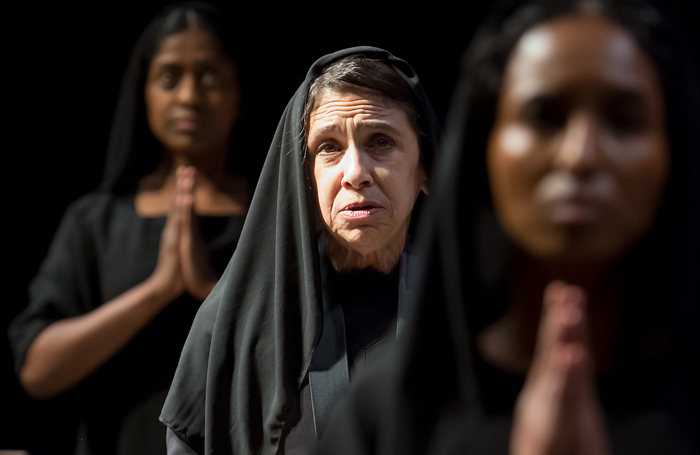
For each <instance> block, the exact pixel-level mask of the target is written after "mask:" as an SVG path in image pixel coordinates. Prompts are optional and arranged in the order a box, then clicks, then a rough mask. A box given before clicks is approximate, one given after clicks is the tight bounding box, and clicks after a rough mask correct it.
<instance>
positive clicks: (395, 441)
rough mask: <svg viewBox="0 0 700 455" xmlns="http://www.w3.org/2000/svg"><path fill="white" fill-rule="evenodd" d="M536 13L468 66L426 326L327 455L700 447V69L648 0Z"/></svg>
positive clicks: (365, 388) (440, 191) (489, 31)
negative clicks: (699, 124) (699, 370)
mask: <svg viewBox="0 0 700 455" xmlns="http://www.w3.org/2000/svg"><path fill="white" fill-rule="evenodd" d="M522 3H523V2H521V3H520V4H516V5H513V3H512V2H511V3H510V5H509V6H508V7H506V8H501V9H499V10H498V12H497V14H496V16H495V17H492V18H491V19H490V20H489V21H488V22H487V23H486V24H485V25H484V26H483V28H482V29H481V30H480V31H479V32H478V34H477V40H476V41H475V43H474V44H473V47H472V48H471V50H470V51H469V54H468V58H467V60H465V63H466V66H465V72H464V75H463V78H462V80H461V84H460V86H459V87H458V90H457V92H456V97H455V104H454V105H453V110H452V111H451V113H450V118H449V123H448V130H447V136H446V144H447V145H448V147H447V148H446V150H445V153H444V154H443V155H442V156H441V160H444V161H441V162H440V163H439V164H438V165H437V166H436V172H435V173H434V177H433V178H434V179H435V182H436V184H437V185H436V186H435V187H433V188H432V192H433V196H432V197H431V204H429V206H428V207H426V212H425V216H426V218H424V219H425V221H426V224H421V226H425V227H426V230H425V231H423V232H420V233H419V238H420V239H424V240H425V243H424V244H422V243H420V241H419V245H423V246H425V247H426V248H427V252H426V257H425V261H426V262H425V269H424V270H425V274H424V276H423V278H422V282H421V284H419V285H418V292H419V294H418V300H417V302H416V312H415V313H413V316H416V317H415V319H411V320H410V321H409V323H408V324H407V328H406V333H405V336H404V337H403V339H402V341H403V343H400V349H398V350H397V351H396V356H395V357H392V361H391V362H385V365H382V366H381V367H380V368H378V369H377V371H374V372H372V374H370V375H369V376H368V377H367V381H359V382H358V383H356V384H355V385H354V387H355V390H354V394H352V395H351V397H350V399H349V400H348V401H347V402H345V403H343V404H342V405H340V406H339V408H338V411H339V413H338V414H337V415H336V416H335V417H337V418H338V419H337V420H335V419H332V421H331V423H330V424H329V427H328V429H327V431H326V433H325V434H324V438H323V440H322V441H321V443H320V444H319V446H318V451H317V452H316V453H323V454H334V455H337V454H341V455H342V454H353V455H361V454H369V453H372V454H401V455H406V454H414V453H415V454H432V453H436V454H437V453H439V454H453V453H454V454H502V453H511V454H552V453H555V454H559V453H567V454H569V453H572V454H597V455H601V454H608V453H617V454H620V453H629V454H646V453H649V454H651V453H673V454H696V453H698V450H699V446H698V433H697V428H698V419H697V415H698V408H697V406H698V401H697V398H698V394H697V392H698V390H697V387H698V384H699V383H700V382H699V381H698V378H697V376H696V375H695V371H694V370H695V367H696V365H695V364H697V359H698V353H699V352H698V335H697V334H698V302H700V294H699V286H698V280H697V276H700V273H699V272H700V270H699V268H698V265H699V261H700V251H699V250H698V232H700V226H699V225H698V223H699V221H700V220H699V217H698V210H699V208H700V202H699V201H698V199H699V198H700V188H699V184H700V168H699V167H698V164H699V156H700V155H698V153H696V149H697V144H698V134H697V131H698V128H697V122H698V120H699V117H698V107H699V106H700V104H698V92H697V74H696V73H694V72H693V70H692V68H690V67H689V65H688V62H689V60H687V59H684V58H682V56H683V53H682V51H683V47H682V43H679V42H675V41H673V40H672V38H673V35H672V34H671V33H670V32H669V30H668V29H666V28H664V24H663V22H660V19H659V15H658V13H656V11H655V10H652V9H650V8H649V7H648V6H646V5H644V4H643V3H641V2H636V1H624V2H622V1H620V2H618V1H602V0H601V1H579V0H573V1H562V0H555V1H539V0H535V1H528V2H524V4H522ZM423 235H424V236H425V237H423ZM419 253H420V251H419Z"/></svg>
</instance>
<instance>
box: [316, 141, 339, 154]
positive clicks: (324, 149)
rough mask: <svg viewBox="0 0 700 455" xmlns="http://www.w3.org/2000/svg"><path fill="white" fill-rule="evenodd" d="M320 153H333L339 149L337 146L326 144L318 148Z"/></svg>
mask: <svg viewBox="0 0 700 455" xmlns="http://www.w3.org/2000/svg"><path fill="white" fill-rule="evenodd" d="M317 150H318V153H333V152H337V151H338V150H339V149H338V147H337V146H336V145H335V144H332V143H328V142H325V143H323V144H321V145H320V146H319V147H318V149H317Z"/></svg>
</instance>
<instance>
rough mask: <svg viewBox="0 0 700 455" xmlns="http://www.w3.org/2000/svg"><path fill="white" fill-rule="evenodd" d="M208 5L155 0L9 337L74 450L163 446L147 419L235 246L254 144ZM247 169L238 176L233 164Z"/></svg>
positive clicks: (226, 47) (24, 374) (153, 417)
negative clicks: (91, 163) (86, 168)
mask: <svg viewBox="0 0 700 455" xmlns="http://www.w3.org/2000/svg"><path fill="white" fill-rule="evenodd" d="M237 63H238V62H237V57H236V53H235V52H234V50H233V47H232V43H231V42H230V39H229V37H228V31H227V29H226V28H225V27H224V26H223V25H222V23H221V18H219V16H218V12H217V11H216V10H215V9H214V8H212V7H209V6H207V5H205V4H200V3H197V4H180V5H174V6H171V7H168V8H167V9H165V10H163V11H162V12H161V13H160V14H159V15H158V16H157V17H156V18H155V19H154V20H153V21H152V22H151V23H150V24H149V25H148V27H147V28H146V30H145V31H144V32H143V34H142V35H141V37H140V38H139V41H138V43H137V45H136V48H135V50H134V52H133V54H132V57H131V61H130V63H129V66H128V68H127V71H126V74H125V78H124V82H123V85H122V90H121V93H120V97H119V101H118V106H117V110H116V114H115V117H114V124H113V128H112V132H111V138H110V143H109V150H108V154H107V160H106V166H105V175H104V179H103V183H102V185H101V187H100V188H99V189H98V190H97V191H95V192H93V193H91V194H88V195H86V196H84V197H82V198H81V199H79V200H78V201H76V202H75V203H73V204H72V205H71V206H70V207H69V208H68V209H67V211H66V213H65V215H64V217H63V220H62V222H61V225H60V226H59V228H58V231H57V233H56V235H55V238H54V240H53V242H52V244H51V247H50V250H49V253H48V255H47V257H46V259H45V260H44V262H43V264H42V266H41V268H40V270H39V273H38V275H37V276H36V278H35V279H34V280H33V282H32V284H31V286H30V302H29V305H28V307H27V308H26V310H24V311H23V312H22V313H21V314H20V315H19V316H18V317H17V318H16V319H15V320H14V322H13V323H12V325H11V327H10V331H9V337H10V340H11V343H12V347H13V350H14V353H15V358H16V368H17V372H18V374H19V378H20V382H21V384H22V386H23V387H24V388H25V390H26V391H27V393H28V394H29V395H30V396H32V397H34V398H36V399H40V400H43V399H48V398H51V397H54V396H57V395H59V394H70V397H71V398H70V401H71V402H73V403H74V405H75V407H76V408H78V415H79V422H78V434H77V438H76V453H80V454H100V455H103V454H121V453H123V454H127V453H128V454H139V453H143V454H157V453H165V443H164V430H163V427H162V425H161V424H160V423H159V422H158V414H159V412H160V408H161V407H162V404H163V401H164V399H165V395H166V393H167V390H168V387H169V386H170V381H171V379H172V377H173V374H174V372H175V368H176V366H177V361H178V358H179V355H180V351H181V349H182V346H183V344H184V341H185V338H186V336H187V333H188V331H189V328H190V325H191V323H192V320H193V319H194V315H195V314H196V312H197V309H198V307H199V304H200V303H201V302H202V301H203V300H204V299H205V298H206V296H207V295H208V294H209V292H210V291H211V289H212V288H213V287H214V284H215V283H216V282H217V280H218V278H219V276H220V275H221V273H222V272H223V270H224V268H225V267H226V264H228V261H229V259H230V258H231V256H232V254H233V251H234V249H235V247H236V243H237V241H238V237H239V235H240V232H241V228H242V225H243V220H244V218H245V214H246V212H247V207H248V204H249V200H250V193H251V188H250V185H251V181H250V180H251V178H252V179H254V178H255V175H254V171H253V173H252V174H251V173H250V170H251V167H249V166H248V165H247V164H246V162H248V163H254V161H253V160H254V159H255V151H254V150H253V149H251V148H250V146H249V144H246V143H244V142H243V140H242V137H243V136H242V135H241V134H240V128H237V126H240V123H241V122H240V120H239V118H240V117H241V112H242V106H243V103H242V97H241V89H240V84H239V81H240V78H239V71H238V67H237ZM246 173H249V175H248V176H246V175H245V174H246Z"/></svg>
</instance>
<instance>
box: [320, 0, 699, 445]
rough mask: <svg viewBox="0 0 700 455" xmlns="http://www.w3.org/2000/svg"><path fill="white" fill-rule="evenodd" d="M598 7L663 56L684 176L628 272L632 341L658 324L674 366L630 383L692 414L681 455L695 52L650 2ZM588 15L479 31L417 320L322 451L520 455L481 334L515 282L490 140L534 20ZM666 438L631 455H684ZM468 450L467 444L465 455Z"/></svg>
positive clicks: (675, 154)
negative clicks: (502, 414) (509, 69)
mask: <svg viewBox="0 0 700 455" xmlns="http://www.w3.org/2000/svg"><path fill="white" fill-rule="evenodd" d="M595 3H596V4H597V5H598V6H599V14H602V15H603V16H604V17H608V18H611V19H612V20H614V21H616V22H617V23H619V24H621V25H622V26H623V27H625V28H626V29H627V30H628V31H630V32H631V33H632V35H633V36H634V37H635V38H636V39H637V41H638V42H639V44H640V46H641V47H642V48H643V49H644V50H645V51H646V52H647V53H648V55H650V56H651V57H652V59H653V60H654V61H655V63H656V66H657V69H658V71H659V73H660V75H661V79H662V85H663V89H664V93H665V98H666V104H667V111H668V113H667V125H668V131H669V138H670V150H671V162H672V164H671V173H670V177H669V183H668V187H667V189H666V193H665V195H664V199H663V201H662V207H661V209H660V211H659V215H658V218H657V222H656V225H655V227H654V228H653V230H652V232H651V233H650V234H649V235H648V236H647V238H646V239H645V240H644V241H643V242H642V243H641V244H640V245H638V247H637V248H636V249H635V251H633V252H632V253H631V256H632V258H633V260H630V261H629V262H630V263H631V265H630V266H629V267H628V269H629V274H630V278H631V279H633V280H634V281H632V283H633V286H636V287H637V291H638V292H636V293H635V294H634V296H633V297H634V298H635V301H633V302H630V305H629V306H626V307H625V316H624V317H625V319H626V323H627V325H628V326H630V332H628V333H637V334H639V335H640V336H643V335H644V334H646V333H649V332H651V331H654V330H657V329H659V330H662V331H663V332H664V333H665V334H666V335H670V336H671V337H672V339H673V343H672V344H671V347H670V348H669V349H668V350H667V351H665V353H664V355H663V356H662V357H663V360H659V359H658V358H657V359H652V360H651V361H648V362H647V363H644V361H642V362H641V365H639V364H637V365H636V367H637V369H634V370H633V371H634V373H636V374H633V375H630V376H628V379H632V381H631V382H625V383H624V384H623V387H627V388H628V389H629V390H628V391H634V392H639V394H638V395H636V396H633V400H637V399H638V400H639V402H645V404H646V403H647V402H646V401H645V400H647V398H650V397H657V395H659V394H660V395H661V397H660V398H659V400H658V401H656V402H655V405H659V406H661V407H665V408H666V409H667V410H669V409H670V412H673V413H675V416H677V417H678V416H679V415H680V418H679V419H677V420H675V421H674V422H673V424H672V426H671V428H672V429H673V431H678V432H679V433H681V434H682V435H683V437H685V438H686V440H685V441H682V442H680V441H679V442H678V447H682V446H683V445H684V444H685V443H687V442H688V441H687V439H688V438H690V439H692V438H694V437H697V436H689V435H693V434H695V433H694V432H695V431H696V430H695V429H696V428H697V405H698V401H697V391H698V386H697V384H700V381H698V377H697V376H691V374H692V373H691V372H692V371H693V370H692V367H693V366H694V365H692V364H695V363H697V361H696V359H698V355H699V354H700V350H699V349H698V347H699V346H698V320H699V318H698V310H699V308H698V307H699V306H700V305H698V302H700V284H699V283H700V281H699V280H698V279H697V277H698V276H700V245H699V241H698V240H699V238H700V235H698V233H699V232H700V153H697V152H698V150H697V149H698V144H699V143H700V142H698V141H700V137H699V134H698V130H699V129H698V128H697V125H698V123H699V122H700V110H699V109H700V97H699V96H698V86H699V84H698V76H697V73H696V72H695V70H694V68H693V64H692V57H689V56H688V55H687V53H686V52H685V49H686V47H687V46H686V45H685V44H684V43H683V42H682V41H680V40H678V37H677V36H676V34H675V33H674V32H673V31H672V28H671V27H669V24H668V23H666V22H663V21H661V20H660V16H659V14H658V13H657V12H656V11H655V10H653V9H651V8H650V7H649V6H648V5H646V4H644V3H642V2H640V1H632V0H629V1H624V0H623V1H601V2H595ZM576 6H577V5H576V2H575V1H563V0H553V1H550V0H544V1H541V0H534V1H532V0H530V1H517V2H516V1H508V2H505V3H501V4H499V5H497V7H496V9H495V10H494V11H493V12H492V14H491V15H490V16H489V17H488V18H487V20H486V21H485V22H484V23H483V25H482V26H481V27H480V29H479V30H478V31H477V33H476V35H475V41H474V42H473V44H472V45H471V47H470V48H469V49H468V50H467V53H466V54H465V58H464V60H463V68H462V73H461V77H460V80H459V83H458V86H457V87H456V90H455V93H454V96H453V101H452V106H451V109H450V112H449V114H448V119H447V123H446V129H445V140H444V143H443V148H442V152H441V154H440V159H439V160H438V162H437V163H436V167H435V171H434V173H433V176H432V180H433V183H434V184H433V186H432V187H431V197H430V199H429V201H428V202H427V206H426V207H425V209H424V213H423V218H422V220H421V224H420V225H419V231H418V248H419V254H420V255H422V257H423V258H424V269H423V270H424V274H423V277H422V283H420V284H419V285H418V296H417V301H416V305H415V311H414V313H413V314H412V315H411V319H410V321H409V323H408V325H407V327H406V332H405V337H404V338H403V339H402V340H401V341H402V342H401V343H399V346H398V349H397V350H396V351H395V352H394V354H395V356H394V357H393V358H392V361H391V362H386V363H385V364H383V365H381V366H379V368H377V370H376V371H374V372H373V374H372V375H370V376H369V377H368V378H365V380H364V381H362V380H361V381H358V382H357V383H355V384H354V385H353V386H352V388H353V391H352V393H351V394H350V397H349V399H348V400H346V401H345V402H344V403H341V404H339V405H338V407H337V410H338V412H337V413H336V415H335V417H334V419H332V420H331V422H330V423H329V427H328V429H327V431H326V432H325V433H324V436H323V438H322V440H321V444H320V445H319V447H318V448H317V451H316V452H315V453H317V454H334V455H343V454H348V455H349V454H353V455H361V454H370V453H373V454H397V455H398V454H401V455H406V454H427V453H470V454H471V453H475V454H492V453H506V452H507V446H508V435H509V433H510V424H511V422H510V418H509V417H508V416H506V418H504V419H502V420H499V417H496V416H493V415H490V414H489V412H490V411H489V409H488V405H487V403H485V399H484V397H485V393H484V389H485V388H487V387H488V385H489V384H487V383H486V382H487V381H486V380H485V379H484V377H485V376H484V368H485V366H484V363H483V361H481V360H480V356H479V355H478V353H477V352H476V347H475V345H476V342H475V337H476V334H477V332H478V331H479V329H481V328H483V327H484V326H485V325H486V324H488V323H489V322H491V321H494V320H495V319H496V318H497V317H499V316H500V315H502V314H503V311H504V310H505V306H504V305H500V306H498V305H496V306H491V307H488V306H489V305H488V304H485V302H487V301H488V302H489V303H491V302H494V300H493V299H492V300H487V297H489V296H492V295H493V292H492V288H493V287H496V288H498V287H499V286H498V285H499V284H503V283H502V282H501V281H499V274H500V273H501V271H500V264H499V262H500V260H499V256H501V255H502V253H503V252H504V251H505V250H506V248H504V244H503V243H504V238H503V235H502V234H501V235H498V234H494V230H496V229H498V227H497V224H495V225H494V223H493V220H494V218H493V216H492V215H490V213H491V210H492V209H491V199H490V194H489V190H488V183H487V175H486V164H485V151H486V143H487V138H488V135H489V134H490V131H491V127H492V125H493V121H494V117H495V110H496V100H497V96H498V93H499V90H500V84H501V77H502V76H503V73H504V68H505V64H506V62H507V60H508V57H509V54H510V51H511V50H512V49H513V47H514V45H515V43H516V42H517V41H518V39H519V37H520V36H522V34H523V32H524V31H525V30H527V29H529V28H530V27H532V26H533V25H534V24H537V23H540V22H542V21H544V20H547V19H549V18H553V17H556V16H559V15H562V14H570V13H571V12H572V11H573V10H575V8H576ZM514 13H515V14H514ZM484 220H487V221H488V220H492V222H491V229H484V225H488V224H489V223H487V222H484ZM485 232H486V234H490V235H484V233H485ZM500 288H501V289H502V286H501V287H500ZM647 292H648V293H647ZM501 297H503V296H502V295H501ZM637 297H640V298H639V299H638V300H637V299H636V298H637ZM503 300H505V299H503V298H501V299H500V301H501V302H502V301H503ZM496 302H497V300H496ZM487 307H488V308H487ZM635 339H638V338H635ZM647 360H648V359H646V360H645V361H647ZM661 365H663V366H662V367H660V366H661ZM687 370H689V371H687ZM679 371H680V372H681V373H680V374H678V375H676V373H678V372H679ZM679 377H680V378H682V379H678V381H677V382H674V384H675V385H676V386H678V387H677V388H676V387H675V386H673V387H670V386H669V383H671V382H673V381H676V378H679ZM681 384H682V385H681ZM648 386H651V387H656V389H650V388H647V387H648ZM671 389H673V391H672V392H669V390H671ZM618 390H620V389H618ZM628 404H629V403H628ZM637 404H638V403H637V402H636V401H633V402H632V403H631V404H630V405H631V406H632V407H633V408H634V406H636V405H637ZM637 423H640V422H637ZM676 424H678V425H676ZM647 427H648V429H649V430H651V431H649V433H648V434H644V433H642V434H634V436H635V437H637V436H643V437H641V438H638V440H637V442H640V441H649V440H652V439H654V438H655V437H656V436H658V435H659V432H663V431H664V430H666V429H667V428H666V427H664V428H654V427H653V426H651V425H647ZM631 428H633V427H631ZM637 429H638V428H637ZM494 432H495V433H494ZM494 434H495V435H496V436H495V438H500V439H501V447H500V448H499V449H494V447H493V446H491V445H488V444H487V445H480V444H482V443H484V441H489V440H491V441H493V440H494ZM663 436H664V437H665V439H664V437H661V438H660V440H661V441H663V442H664V443H669V445H668V446H663V447H661V448H659V445H658V444H657V445H653V444H650V445H647V446H646V447H645V446H644V443H643V442H642V443H640V445H641V446H642V449H643V450H642V451H641V452H635V451H634V450H633V451H632V452H623V453H647V452H644V451H648V450H652V451H654V450H656V452H653V453H659V451H660V452H663V453H677V452H674V448H673V447H674V445H673V444H674V443H675V442H676V441H675V440H674V436H673V435H672V434H670V433H669V434H666V435H663ZM456 441H459V442H458V443H457V442H456ZM657 441H659V439H657ZM613 443H614V442H613ZM455 444H458V445H459V446H460V449H458V450H456V451H454V452H453V450H455V449H454V447H455ZM691 444H692V442H691ZM616 453H618V452H616ZM682 453H685V452H682Z"/></svg>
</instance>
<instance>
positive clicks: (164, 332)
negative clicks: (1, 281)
mask: <svg viewBox="0 0 700 455" xmlns="http://www.w3.org/2000/svg"><path fill="white" fill-rule="evenodd" d="M243 220H244V217H243V216H231V217H201V218H200V227H201V231H202V235H203V236H204V238H205V241H206V242H207V245H208V247H209V248H210V255H211V260H212V267H213V268H214V270H216V271H217V272H218V273H222V272H223V270H224V269H225V267H226V264H227V263H228V260H229V258H230V256H231V255H232V254H233V251H234V250H235V248H236V242H237V240H238V236H239V235H240V232H241V228H242V226H243ZM165 221H166V217H164V216H159V217H141V216H139V215H138V213H136V210H135V208H134V197H133V194H132V195H125V196H114V195H113V194H110V193H108V192H95V193H92V194H89V195H86V196H83V197H82V198H80V199H79V200H78V201H76V202H75V203H73V204H72V205H71V206H70V207H69V208H68V209H67V210H66V213H65V215H64V216H63V219H62V221H61V224H60V226H59V228H58V231H57V233H56V235H55V237H54V239H53V241H52V243H51V248H50V250H49V253H48V255H47V256H46V259H45V260H44V261H43V263H42V265H41V268H40V270H39V273H38V274H37V276H36V277H35V278H34V280H33V281H32V283H31V285H30V288H29V297H30V300H29V305H28V306H27V308H26V309H25V310H24V311H22V312H21V313H20V314H19V315H18V316H17V317H16V318H15V320H14V321H13V322H12V324H11V326H10V329H9V339H10V342H11V345H12V348H13V351H14V354H15V361H16V369H17V372H18V374H19V371H20V370H21V368H22V366H23V365H24V360H25V357H26V354H27V351H28V349H29V347H30V346H31V344H32V343H33V341H34V340H35V339H36V337H37V336H38V335H39V334H40V333H41V332H42V331H43V330H44V329H45V328H47V327H48V326H49V325H50V324H52V323H54V322H56V321H60V320H61V319H64V318H70V317H76V316H79V315H82V314H86V313H88V312H90V311H92V310H94V309H95V308H97V307H99V306H100V305H102V304H103V303H105V302H107V301H109V300H111V299H113V298H115V297H117V296H119V295H121V294H122V293H124V292H125V291H127V290H129V289H131V288H132V287H134V286H135V285H137V284H139V283H141V282H143V281H144V280H146V279H147V278H148V277H149V276H150V274H151V273H152V272H153V270H154V269H155V267H156V262H157V260H158V251H159V247H160V237H161V232H162V231H163V227H164V226H165ZM198 308H199V301H197V300H196V299H194V298H193V297H191V296H189V295H187V294H183V295H182V296H181V297H179V298H178V299H176V300H175V301H174V302H172V303H171V304H170V305H168V306H167V307H166V308H165V309H163V311H161V312H160V313H159V314H158V315H157V316H156V317H155V318H154V319H153V320H152V321H151V322H150V323H149V324H148V325H147V326H146V327H145V328H144V329H143V330H142V331H141V332H139V333H138V334H137V335H136V336H135V337H134V338H133V339H132V340H131V341H130V342H129V343H128V344H127V345H126V346H125V347H124V349H122V350H121V351H120V352H119V353H117V354H116V355H115V356H114V357H113V358H111V359H110V360H108V361H107V362H105V364H103V365H102V366H100V368H98V369H97V370H96V371H95V372H94V373H92V374H91V375H90V376H89V377H88V378H86V379H85V380H83V381H82V382H81V383H80V384H79V385H77V386H75V387H74V388H72V389H71V390H70V391H68V392H66V393H65V397H66V401H67V402H68V403H70V406H71V407H72V408H73V409H74V410H75V412H76V413H77V414H78V435H77V440H76V453H77V454H86V455H87V454H99V455H108V454H149V455H150V454H158V453H161V454H164V453H165V443H164V440H163V437H164V434H165V432H164V431H163V429H162V427H160V424H159V423H158V421H157V419H158V414H159V412H160V409H161V407H162V404H163V401H164V400H165V395H166V393H167V390H168V388H169V386H170V380H171V379H172V377H173V375H174V373H175V368H176V367H177V362H178V359H179V354H180V352H181V350H182V346H183V345H184V343H185V339H186V337H187V334H188V333H189V329H190V325H191V324H192V321H193V320H194V317H195V314H196V312H197V309H198Z"/></svg>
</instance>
